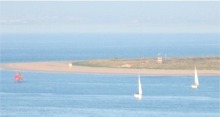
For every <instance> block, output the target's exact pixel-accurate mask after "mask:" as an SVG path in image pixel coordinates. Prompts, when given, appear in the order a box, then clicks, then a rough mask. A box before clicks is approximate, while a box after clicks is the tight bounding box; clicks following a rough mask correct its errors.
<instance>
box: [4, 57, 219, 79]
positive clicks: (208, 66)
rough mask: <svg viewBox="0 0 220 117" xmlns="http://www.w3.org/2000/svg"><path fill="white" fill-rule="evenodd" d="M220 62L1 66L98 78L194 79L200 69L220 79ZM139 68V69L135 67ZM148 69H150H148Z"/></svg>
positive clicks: (176, 60)
mask: <svg viewBox="0 0 220 117" xmlns="http://www.w3.org/2000/svg"><path fill="white" fill-rule="evenodd" d="M219 58H220V57H218V56H215V57H214V56H213V57H210V56H209V57H184V58H169V59H168V58H166V60H165V61H163V63H157V60H155V59H153V58H141V59H108V60H87V61H74V62H71V61H59V62H58V61H54V62H28V63H8V64H1V68H3V69H10V70H21V71H42V72H69V73H95V74H144V75H193V69H194V66H195V65H196V66H197V69H198V73H199V75H220V71H219V67H220V63H219ZM152 60H153V61H154V62H152ZM144 62H145V63H144ZM198 63H201V64H202V65H200V64H198ZM145 64H146V65H145ZM114 65H116V66H114ZM118 65H120V66H118ZM138 65H139V67H135V66H138ZM163 65H164V66H165V67H163ZM173 65H174V66H173ZM187 65H188V66H187ZM144 66H149V67H146V68H144ZM181 66H182V68H181ZM159 67H160V68H159ZM169 67H170V68H169ZM178 67H179V68H178Z"/></svg>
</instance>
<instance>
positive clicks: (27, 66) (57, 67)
mask: <svg viewBox="0 0 220 117" xmlns="http://www.w3.org/2000/svg"><path fill="white" fill-rule="evenodd" d="M1 69H9V70H20V71H41V72H66V73H95V74H138V73H139V74H142V75H194V69H192V70H163V69H128V68H106V67H86V66H76V65H74V66H72V67H69V62H28V63H6V64H1ZM197 70H198V74H199V75H220V71H219V70H199V69H197Z"/></svg>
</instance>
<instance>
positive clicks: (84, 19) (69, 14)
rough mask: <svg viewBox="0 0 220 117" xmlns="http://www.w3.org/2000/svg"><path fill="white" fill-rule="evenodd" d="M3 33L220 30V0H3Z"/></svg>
mask: <svg viewBox="0 0 220 117" xmlns="http://www.w3.org/2000/svg"><path fill="white" fill-rule="evenodd" d="M0 26H1V27H0V33H88V32H89V33H97V32H98V33H220V1H194V2H192V1H178V2H177V1H165V2H164V1H139V2H135V1H121V2H118V1H108V2H101V1H92V2H88V1H66V2H61V1H47V2H44V1H35V2H33V1H32V2H28V1H24V2H21V1H19V2H16V1H8V2H7V1H0Z"/></svg>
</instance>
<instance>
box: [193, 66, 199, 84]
mask: <svg viewBox="0 0 220 117" xmlns="http://www.w3.org/2000/svg"><path fill="white" fill-rule="evenodd" d="M194 80H195V81H194V84H192V88H198V86H199V78H198V74H197V70H196V67H195V77H194Z"/></svg>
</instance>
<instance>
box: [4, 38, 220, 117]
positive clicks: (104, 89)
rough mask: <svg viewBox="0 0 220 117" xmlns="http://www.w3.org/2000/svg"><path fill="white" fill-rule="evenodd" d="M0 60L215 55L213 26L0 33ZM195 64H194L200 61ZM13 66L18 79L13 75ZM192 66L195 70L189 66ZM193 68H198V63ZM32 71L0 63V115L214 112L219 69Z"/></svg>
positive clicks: (150, 116)
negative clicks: (196, 30) (205, 30)
mask: <svg viewBox="0 0 220 117" xmlns="http://www.w3.org/2000/svg"><path fill="white" fill-rule="evenodd" d="M0 42H1V46H0V48H1V63H11V62H34V61H63V60H87V59H100V58H139V57H157V55H158V53H160V55H162V56H166V57H179V56H210V55H211V56H212V55H220V48H219V44H220V37H219V34H1V36H0ZM198 69H199V68H198ZM16 72H21V73H22V74H23V76H24V81H23V82H20V83H18V82H14V80H13V77H14V74H15V73H16ZM192 73H193V71H192ZM198 73H199V70H198ZM137 80H138V79H137V75H136V74H134V75H118V74H79V73H55V72H30V71H13V70H4V69H1V74H0V117H219V116H220V87H219V86H220V76H200V75H199V80H200V87H199V88H198V89H192V88H191V84H192V83H193V74H192V75H191V76H146V75H141V82H142V88H143V98H142V100H137V99H135V98H134V96H133V94H134V93H135V92H137Z"/></svg>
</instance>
